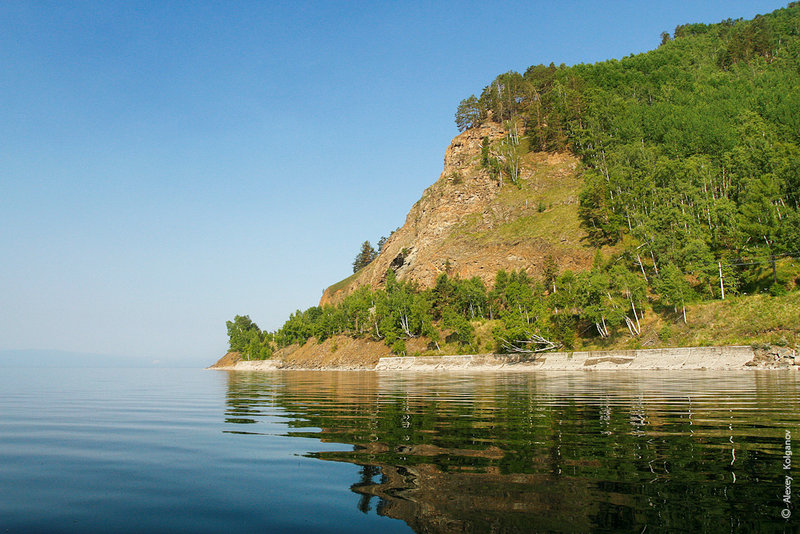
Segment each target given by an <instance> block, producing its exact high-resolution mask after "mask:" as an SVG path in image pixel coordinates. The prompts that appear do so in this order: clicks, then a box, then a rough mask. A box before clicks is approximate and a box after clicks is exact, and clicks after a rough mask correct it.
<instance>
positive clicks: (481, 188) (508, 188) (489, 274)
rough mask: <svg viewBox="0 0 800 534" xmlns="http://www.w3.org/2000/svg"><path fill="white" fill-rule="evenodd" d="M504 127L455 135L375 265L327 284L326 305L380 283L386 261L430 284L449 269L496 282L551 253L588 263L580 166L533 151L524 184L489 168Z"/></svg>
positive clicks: (562, 261)
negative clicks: (490, 147) (485, 149)
mask: <svg viewBox="0 0 800 534" xmlns="http://www.w3.org/2000/svg"><path fill="white" fill-rule="evenodd" d="M505 135H506V131H505V130H504V129H503V128H502V127H501V126H499V125H497V124H495V123H489V124H486V125H483V126H481V127H479V128H473V129H469V130H467V131H465V132H464V133H462V134H460V135H458V136H456V137H455V138H454V139H453V141H452V142H451V143H450V146H448V147H447V150H446V152H445V157H444V169H443V170H442V173H441V175H440V176H439V179H438V180H437V181H436V182H435V183H434V184H433V185H431V186H430V187H429V188H428V189H427V190H425V192H424V193H423V195H422V198H421V199H420V200H419V201H418V202H417V203H416V204H414V206H413V207H412V208H411V210H410V212H409V214H408V216H407V217H406V222H405V224H404V225H403V227H402V228H400V229H398V230H397V231H396V232H394V233H393V234H392V235H391V236H390V237H389V239H388V240H387V242H386V244H385V245H384V247H383V251H382V252H381V254H380V255H379V256H378V258H377V259H376V260H374V261H373V262H372V263H371V264H370V265H368V266H367V267H365V268H364V269H362V270H361V271H359V272H358V273H356V274H355V275H353V276H351V277H349V278H347V279H345V280H343V281H341V282H339V283H338V284H334V285H333V286H331V287H329V288H328V289H326V290H325V292H324V294H323V296H322V299H321V301H320V305H325V304H337V303H338V302H340V301H341V300H342V299H343V298H344V297H345V296H347V295H348V294H350V293H351V292H352V291H354V290H355V289H356V288H358V287H359V286H362V285H370V286H372V287H380V286H381V285H382V284H383V282H384V281H385V277H386V272H387V270H388V269H390V268H391V269H393V270H394V271H395V273H396V274H397V277H398V278H399V279H400V280H408V281H415V282H417V283H418V284H419V285H420V286H421V287H423V288H426V287H431V286H432V285H433V283H434V282H435V280H436V277H437V276H438V275H439V274H440V273H443V272H447V273H448V274H449V275H451V276H460V277H461V278H471V277H473V276H478V277H480V278H481V279H483V281H484V283H486V284H487V286H491V284H492V282H493V281H494V276H495V273H496V272H497V271H498V270H500V269H506V270H512V269H524V270H526V271H528V273H529V274H533V275H537V274H538V273H540V272H541V270H542V267H543V264H544V260H545V258H546V257H547V256H548V255H552V256H553V258H554V259H555V261H556V263H557V265H558V266H559V269H560V270H564V269H575V270H577V269H582V268H585V267H588V266H589V265H590V263H591V259H592V256H593V249H592V248H591V247H590V246H589V245H588V243H586V241H585V236H586V234H585V232H583V230H582V229H581V228H580V226H579V219H578V211H577V208H578V192H579V190H580V186H581V176H580V175H581V166H580V162H579V161H578V159H577V158H575V157H574V156H572V155H570V154H566V153H557V154H548V153H529V154H526V155H525V156H524V157H523V159H522V165H521V170H520V179H519V185H513V184H510V183H508V182H507V181H500V180H497V179H495V178H492V177H491V176H490V173H489V172H488V171H487V170H486V169H485V168H483V167H482V165H481V143H482V140H483V139H484V137H488V138H489V140H490V141H491V142H493V143H496V142H498V141H499V140H500V139H502V138H503V137H504V136H505Z"/></svg>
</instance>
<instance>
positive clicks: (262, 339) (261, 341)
mask: <svg viewBox="0 0 800 534" xmlns="http://www.w3.org/2000/svg"><path fill="white" fill-rule="evenodd" d="M225 325H226V326H227V328H228V344H229V348H228V350H229V351H231V352H238V353H240V354H241V355H242V357H243V358H244V359H245V360H264V359H266V358H270V357H271V356H272V353H273V351H274V349H273V346H272V341H273V335H272V334H270V333H269V332H262V331H261V329H260V328H259V327H258V325H257V324H255V323H254V322H253V321H251V320H250V317H249V316H248V315H237V316H236V317H234V319H233V321H227V322H226V323H225Z"/></svg>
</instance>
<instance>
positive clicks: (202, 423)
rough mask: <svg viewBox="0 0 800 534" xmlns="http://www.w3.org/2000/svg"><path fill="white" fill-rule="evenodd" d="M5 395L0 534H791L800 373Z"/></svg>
mask: <svg viewBox="0 0 800 534" xmlns="http://www.w3.org/2000/svg"><path fill="white" fill-rule="evenodd" d="M0 390H1V391H3V395H2V396H0V495H2V499H0V531H5V530H6V529H8V531H10V532H19V531H39V532H93V531H94V532H98V531H106V532H109V531H110V532H134V531H136V532H140V531H150V532H165V531H171V532H175V531H184V532H218V531H221V530H231V531H233V530H235V531H239V532H256V531H259V532H264V531H268V532H282V531H284V532H290V531H306V532H367V531H370V532H372V531H375V530H376V529H380V530H381V531H385V532H410V531H417V532H465V531H466V532H486V531H495V532H534V531H564V532H573V531H593V532H608V531H622V532H641V531H642V530H643V529H645V528H646V529H647V531H648V532H651V531H655V532H659V531H708V532H738V531H759V530H760V531H777V532H781V531H785V532H795V531H797V529H798V525H800V523H798V522H797V521H798V518H797V514H800V511H798V510H797V499H798V497H797V488H798V485H797V483H795V482H793V481H789V480H788V479H787V478H786V477H787V475H788V476H790V477H793V478H794V479H797V478H798V477H797V475H798V474H800V473H798V471H800V469H798V463H800V462H794V463H792V460H793V457H792V456H791V455H790V454H789V453H791V452H792V450H793V449H794V450H797V449H798V445H797V439H798V437H800V376H798V374H797V373H786V372H728V373H712V372H652V373H651V372H637V373H625V372H608V373H604V372H585V373H557V372H555V373H554V372H550V373H530V374H510V373H489V374H482V375H466V374H446V373H442V374H381V373H374V372H356V373H348V372H275V373H242V372H239V373H236V372H231V373H225V372H202V371H196V370H189V369H180V370H177V369H176V370H163V369H126V370H114V369H93V370H77V369H36V370H33V369H7V370H4V374H3V375H2V377H0ZM793 484H794V485H793ZM787 491H788V494H789V497H788V499H787V501H788V502H787V501H784V499H786V497H785V495H786V493H787Z"/></svg>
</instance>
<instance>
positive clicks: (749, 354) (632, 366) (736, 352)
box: [208, 346, 800, 372]
mask: <svg viewBox="0 0 800 534" xmlns="http://www.w3.org/2000/svg"><path fill="white" fill-rule="evenodd" d="M208 369H211V370H219V371H280V370H298V371H299V370H315V371H471V372H482V371H515V372H530V371H581V370H583V371H605V370H637V371H657V370H698V371H702V370H708V371H715V370H716V371H723V370H724V371H728V370H763V369H775V370H779V369H783V370H795V371H800V353H797V351H795V350H794V349H789V348H784V347H764V348H753V347H751V346H723V347H681V348H662V349H636V350H617V351H575V352H545V353H539V354H525V355H516V354H511V355H509V354H471V355H459V356H393V357H384V358H380V359H379V360H378V362H377V364H363V365H353V364H348V365H327V366H321V367H315V368H311V367H306V366H297V365H295V364H293V363H292V362H291V361H289V360H235V358H234V357H231V353H229V354H227V355H225V356H224V357H223V358H221V359H220V361H218V362H217V363H216V364H214V365H212V366H211V367H208Z"/></svg>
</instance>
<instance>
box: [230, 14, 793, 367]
mask: <svg viewBox="0 0 800 534" xmlns="http://www.w3.org/2000/svg"><path fill="white" fill-rule="evenodd" d="M455 118H456V124H457V126H458V128H459V129H460V130H466V129H469V128H475V127H477V126H480V125H481V124H484V123H486V122H489V121H492V122H496V123H499V124H502V125H504V126H505V127H506V129H507V132H508V135H507V136H506V138H505V139H503V140H501V141H499V142H496V143H489V142H488V139H487V140H486V141H485V145H484V148H483V157H482V161H481V165H483V166H484V167H485V168H486V169H488V170H489V172H490V173H491V174H492V175H493V176H495V177H496V178H497V179H498V180H502V181H504V182H508V184H509V185H510V186H513V185H514V184H516V183H517V180H518V173H519V161H520V157H521V155H522V154H524V153H525V152H527V151H552V152H557V151H569V152H572V153H573V154H575V155H577V156H579V157H580V158H581V161H582V163H583V182H584V185H583V189H582V191H581V192H580V207H579V215H580V218H581V224H582V226H583V227H584V229H585V230H586V232H587V234H588V240H589V242H590V244H591V245H592V246H595V247H597V248H598V253H597V255H596V258H595V261H594V265H593V267H592V268H591V270H588V271H584V272H576V273H573V272H569V271H567V272H559V269H558V266H557V265H555V263H554V262H552V260H551V261H550V263H549V265H548V266H546V268H545V273H544V275H543V276H542V277H541V278H540V279H533V278H531V277H530V276H528V275H527V274H525V273H524V272H511V273H508V272H505V271H500V272H498V273H497V274H496V277H495V282H494V285H493V286H492V287H491V288H488V287H485V286H484V284H483V282H481V281H480V280H479V279H477V278H475V279H471V280H461V279H458V278H454V277H448V275H447V274H443V275H441V276H440V277H439V279H438V280H437V281H436V285H435V287H433V288H430V289H426V290H421V289H420V288H418V287H416V286H414V285H413V284H409V283H406V282H402V281H398V280H397V279H396V278H395V277H394V273H392V272H391V271H390V272H389V273H387V281H386V285H385V287H384V288H382V289H378V290H373V289H370V288H366V287H362V288H360V289H359V290H357V291H356V292H355V293H353V294H351V295H350V296H348V297H347V298H346V299H345V300H344V301H343V302H342V303H341V304H339V305H338V306H336V307H332V306H326V307H312V308H309V309H308V310H306V311H299V310H298V311H297V312H296V313H294V314H292V315H291V316H290V317H289V319H288V320H287V321H286V323H285V324H284V326H283V327H282V328H280V329H279V330H278V331H276V332H262V331H261V330H260V329H259V328H258V327H257V326H256V325H255V324H253V323H252V321H250V319H249V318H248V317H246V316H244V317H242V316H237V317H236V318H235V319H234V321H229V322H228V333H229V337H230V348H231V350H232V351H238V352H241V353H242V354H244V355H245V357H246V358H253V359H259V358H266V357H269V356H271V355H272V353H273V352H274V351H275V350H276V349H279V348H281V347H285V346H288V345H290V344H293V343H300V344H302V343H305V342H306V341H307V340H309V339H310V338H312V337H313V338H315V339H316V340H317V341H321V340H324V339H326V338H328V337H330V336H333V335H337V334H346V335H350V336H356V337H366V336H369V337H372V338H373V339H378V340H384V341H385V342H386V343H387V344H388V345H389V346H390V347H391V348H392V351H393V352H394V353H396V354H404V353H405V340H407V339H409V338H411V337H415V336H425V337H426V338H428V339H430V341H431V350H439V349H440V347H441V345H440V344H441V343H448V344H451V345H452V346H457V347H458V350H459V351H464V352H471V351H478V350H493V351H497V352H511V351H519V352H527V351H535V350H548V349H553V348H566V349H570V348H573V347H574V346H575V345H576V343H577V344H578V345H581V344H582V343H583V341H582V340H585V339H590V338H600V339H607V338H610V337H614V336H619V335H624V336H630V337H631V338H636V337H638V336H639V335H641V333H642V324H641V321H642V319H643V317H644V313H645V311H648V313H649V312H653V313H661V314H665V315H669V317H670V320H673V321H678V322H680V321H683V322H685V321H686V305H687V304H689V303H694V302H703V301H711V300H717V299H723V298H725V297H729V298H730V297H733V296H736V295H743V294H753V293H766V294H769V295H772V296H773V297H775V298H780V297H781V296H782V295H785V294H786V293H787V292H789V291H795V290H796V289H797V286H798V271H797V269H796V268H795V267H794V262H793V261H792V258H796V257H798V250H799V249H800V3H796V2H793V3H791V4H789V5H788V6H787V7H786V8H783V9H779V10H777V11H775V12H773V13H770V14H768V15H764V16H758V17H756V18H755V19H753V20H749V21H745V20H730V19H729V20H724V21H722V22H720V23H718V24H686V25H681V26H678V27H677V28H675V29H674V31H673V33H672V35H670V34H669V33H667V32H664V33H662V35H661V44H660V45H659V46H658V48H656V49H655V50H652V51H650V52H647V53H643V54H638V55H631V56H628V57H625V58H623V59H620V60H608V61H604V62H601V63H596V64H591V65H586V64H580V65H574V66H569V67H568V66H564V65H561V66H555V65H553V64H550V65H548V66H545V65H534V66H531V67H530V68H528V69H527V70H526V71H525V72H524V73H522V74H520V73H518V72H513V71H511V72H507V73H504V74H501V75H499V76H497V78H495V79H494V80H493V81H492V82H491V83H490V84H489V85H487V86H486V87H485V88H484V89H483V91H482V92H481V93H480V96H475V95H472V96H470V97H468V98H465V99H464V100H462V101H461V103H460V104H459V105H458V108H457V111H456V116H455ZM365 245H367V244H365ZM601 247H605V249H604V250H611V251H612V253H611V254H610V257H609V255H608V254H606V255H603V254H600V252H599V250H600V248H601ZM368 253H369V250H366V248H365V250H362V253H361V254H360V256H359V257H357V258H356V261H355V262H354V269H356V268H361V267H363V265H364V264H365V262H366V263H369V260H370V259H371V258H372V257H374V254H373V255H372V256H370V258H366V256H367V255H369V254H368ZM765 273H766V274H765ZM481 325H489V327H490V328H489V330H490V331H491V343H488V342H487V341H486V340H485V339H483V340H482V339H479V336H477V335H476V328H480V327H481Z"/></svg>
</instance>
